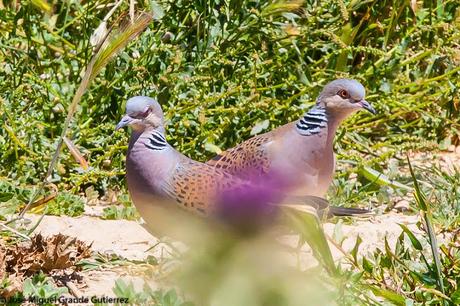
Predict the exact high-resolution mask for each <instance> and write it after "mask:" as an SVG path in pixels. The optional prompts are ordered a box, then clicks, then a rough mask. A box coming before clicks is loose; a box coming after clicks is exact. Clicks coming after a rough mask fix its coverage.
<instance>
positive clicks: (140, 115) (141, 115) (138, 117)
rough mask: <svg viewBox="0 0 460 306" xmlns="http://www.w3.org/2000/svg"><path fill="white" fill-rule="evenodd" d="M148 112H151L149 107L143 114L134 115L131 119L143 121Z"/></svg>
mask: <svg viewBox="0 0 460 306" xmlns="http://www.w3.org/2000/svg"><path fill="white" fill-rule="evenodd" d="M150 111H151V110H150V107H148V108H147V109H146V110H145V111H144V112H139V113H136V114H135V115H133V116H132V117H133V118H135V119H144V118H145V117H147V116H148V114H150Z"/></svg>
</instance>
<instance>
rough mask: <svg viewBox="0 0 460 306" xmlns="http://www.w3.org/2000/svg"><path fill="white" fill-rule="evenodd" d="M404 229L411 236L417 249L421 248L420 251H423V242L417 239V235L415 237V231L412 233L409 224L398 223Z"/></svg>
mask: <svg viewBox="0 0 460 306" xmlns="http://www.w3.org/2000/svg"><path fill="white" fill-rule="evenodd" d="M398 225H399V226H400V227H401V228H402V230H403V231H404V233H406V235H407V236H408V237H409V239H410V241H411V243H412V245H413V246H414V248H415V249H417V250H419V251H422V250H423V247H422V244H421V243H420V241H419V240H418V239H417V237H415V235H414V233H412V232H411V231H410V230H409V229H408V228H407V226H405V225H404V224H398Z"/></svg>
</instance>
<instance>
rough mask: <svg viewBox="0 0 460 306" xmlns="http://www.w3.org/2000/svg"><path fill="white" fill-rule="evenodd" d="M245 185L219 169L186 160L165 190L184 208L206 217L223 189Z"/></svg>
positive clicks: (176, 170)
mask: <svg viewBox="0 0 460 306" xmlns="http://www.w3.org/2000/svg"><path fill="white" fill-rule="evenodd" d="M245 184H246V183H245V182H244V181H243V180H242V179H240V178H237V177H234V176H232V175H230V174H228V173H226V172H224V171H222V170H220V169H216V168H213V167H211V166H209V165H206V164H202V163H198V162H195V161H193V160H186V161H183V162H181V163H180V164H179V165H178V166H177V168H176V169H175V171H174V173H173V174H172V176H171V179H170V181H169V182H168V184H167V185H166V186H165V190H166V193H167V194H168V195H169V196H170V197H171V198H173V199H174V200H176V201H177V202H178V203H179V205H182V206H183V208H185V209H187V210H189V211H192V212H194V213H198V214H199V215H204V216H207V215H210V214H211V213H212V212H213V210H214V208H215V207H214V205H215V204H216V196H219V192H220V191H223V190H226V189H229V188H235V187H238V186H243V185H245Z"/></svg>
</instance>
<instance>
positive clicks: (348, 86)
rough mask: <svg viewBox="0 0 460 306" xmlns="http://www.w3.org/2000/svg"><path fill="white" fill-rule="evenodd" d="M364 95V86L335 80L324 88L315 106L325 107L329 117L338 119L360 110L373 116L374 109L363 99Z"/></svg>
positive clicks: (348, 80) (349, 80)
mask: <svg viewBox="0 0 460 306" xmlns="http://www.w3.org/2000/svg"><path fill="white" fill-rule="evenodd" d="M365 95H366V91H365V89H364V86H363V85H361V83H359V82H358V81H356V80H351V79H337V80H334V81H332V82H330V83H328V84H327V85H326V86H325V87H324V89H323V91H321V93H320V95H319V97H318V100H317V101H316V104H317V105H318V106H322V107H325V108H326V110H327V111H328V112H329V113H330V114H331V115H337V116H339V117H346V116H347V115H349V114H351V113H353V112H354V111H357V110H361V109H365V110H367V111H369V112H371V113H372V114H375V113H376V111H375V109H374V108H373V107H372V105H370V104H369V102H367V101H366V100H365V99H364V98H365Z"/></svg>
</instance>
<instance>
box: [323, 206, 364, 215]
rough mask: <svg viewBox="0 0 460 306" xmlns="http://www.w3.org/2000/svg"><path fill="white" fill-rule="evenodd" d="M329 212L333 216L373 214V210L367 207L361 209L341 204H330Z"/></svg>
mask: <svg viewBox="0 0 460 306" xmlns="http://www.w3.org/2000/svg"><path fill="white" fill-rule="evenodd" d="M329 214H330V215H332V216H338V217H346V216H356V215H365V214H371V211H370V210H367V209H361V208H346V207H339V206H330V207H329Z"/></svg>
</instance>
